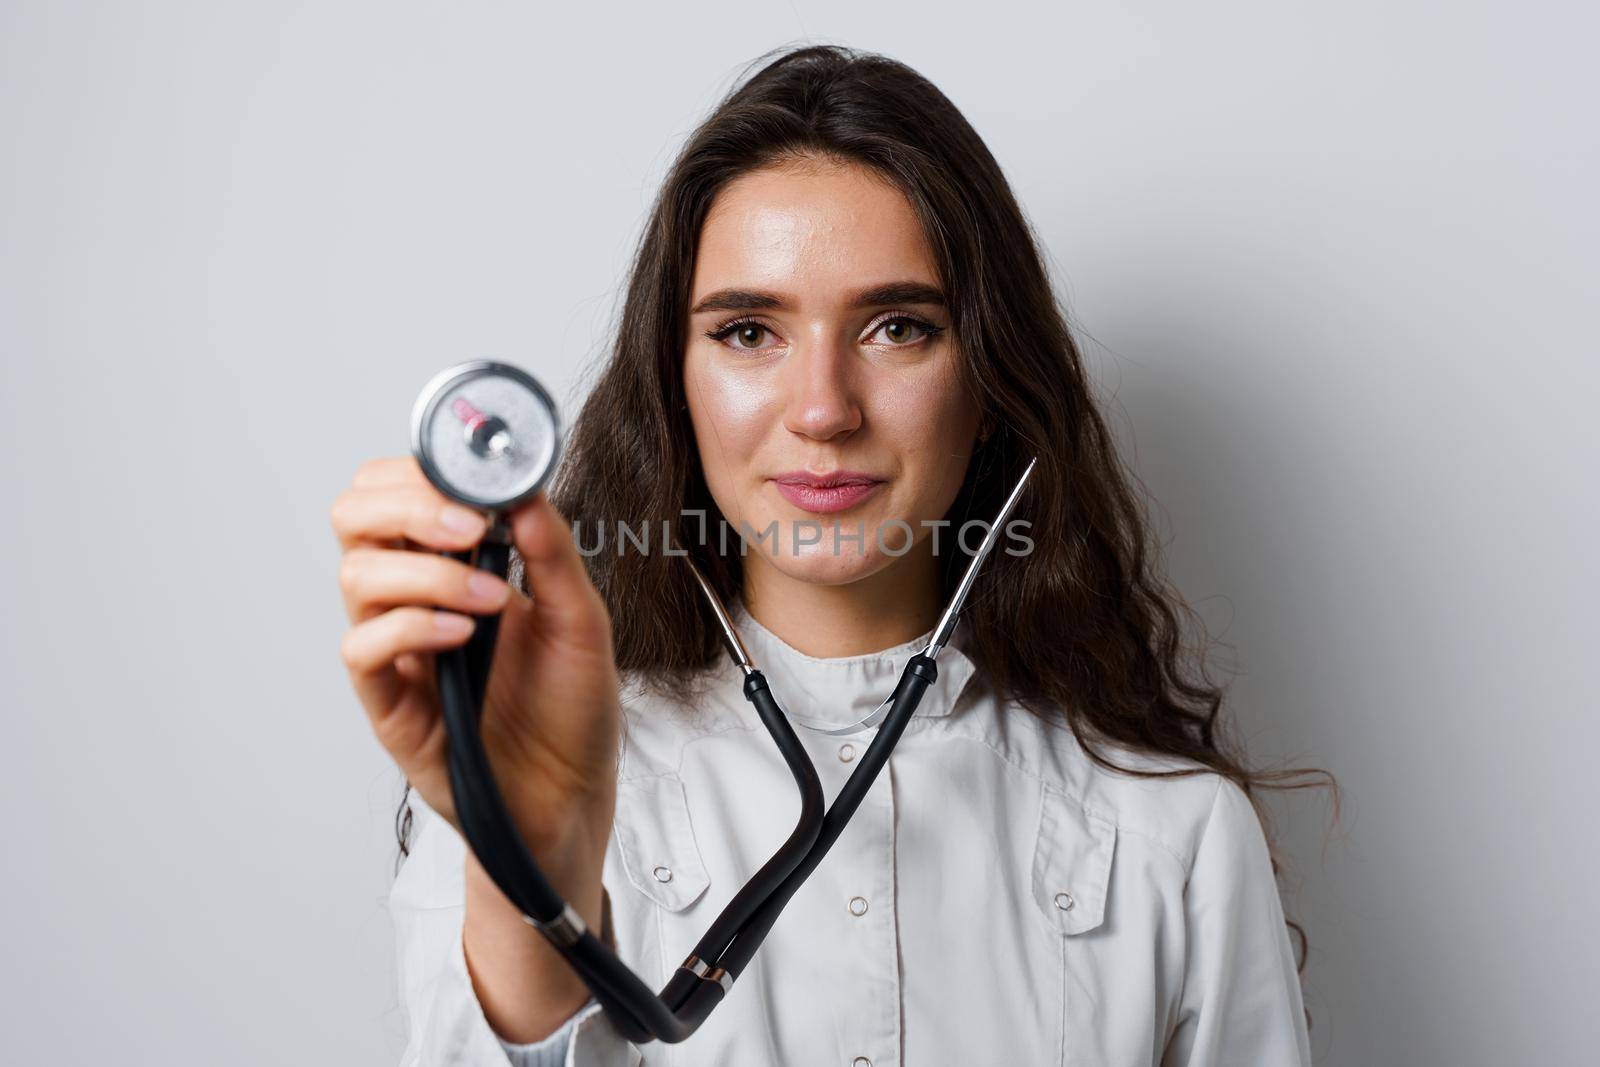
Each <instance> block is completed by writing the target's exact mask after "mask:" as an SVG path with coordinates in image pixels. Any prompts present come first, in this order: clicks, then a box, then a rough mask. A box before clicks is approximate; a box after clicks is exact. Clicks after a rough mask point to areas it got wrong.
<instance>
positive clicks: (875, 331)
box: [684, 163, 978, 585]
mask: <svg viewBox="0 0 1600 1067" xmlns="http://www.w3.org/2000/svg"><path fill="white" fill-rule="evenodd" d="M690 293H691V296H690V303H689V307H690V317H689V330H688V337H687V338H686V340H685V345H684V382H685V386H686V389H687V393H688V403H689V413H690V417H691V419H692V421H693V423H694V432H695V439H696V441H697V442H698V444H699V448H700V457H701V462H702V464H703V466H704V471H705V479H706V484H707V486H708V487H709V488H710V490H711V495H712V497H713V498H714V499H715V500H716V503H717V506H718V507H719V508H720V509H721V510H722V513H723V515H724V516H725V517H726V518H727V520H728V522H729V523H730V524H731V528H730V529H729V530H728V532H727V545H728V548H727V550H728V551H730V552H736V551H738V548H739V540H738V535H739V533H740V531H743V532H744V533H745V535H746V539H747V540H748V542H749V546H748V552H749V559H748V561H747V566H748V562H755V563H756V565H757V566H758V567H759V566H762V563H761V561H763V560H765V561H766V562H767V563H770V565H771V566H772V567H775V568H776V569H777V570H778V571H780V572H781V573H782V574H784V575H786V576H788V577H790V578H794V579H799V580H802V581H807V582H814V583H824V584H831V585H838V584H843V583H847V582H852V581H856V580H858V579H860V578H863V577H866V576H868V575H871V574H874V573H876V572H878V571H880V570H883V569H884V568H886V567H889V566H891V565H892V564H894V563H895V562H896V560H899V559H910V558H915V557H916V556H917V554H918V553H925V552H926V551H927V549H928V547H929V538H930V536H931V535H932V534H933V533H934V527H933V526H932V525H927V524H933V523H937V522H938V521H939V520H941V519H943V517H944V515H945V513H946V512H947V511H948V510H949V508H950V505H951V503H952V502H953V501H954V499H955V496H956V493H957V492H958V491H959V490H960V487H961V483H962V479H963V478H964V476H965V474H966V469H967V462H968V459H969V458H970V457H971V454H972V448H973V442H974V437H975V435H976V432H977V426H978V411H977V407H976V405H975V404H974V403H973V401H972V399H971V397H970V396H969V395H968V394H967V391H966V390H965V389H964V388H963V387H962V385H961V381H960V376H959V373H958V369H957V359H958V356H959V353H958V352H957V350H956V347H955V340H954V337H953V335H952V332H951V331H950V330H949V326H950V317H949V313H948V311H947V309H946V308H945V305H944V297H943V294H942V292H941V290H940V286H939V280H938V277H937V274H936V271H935V268H934V263H933V257H932V256H931V254H930V252H929V250H928V247H927V244H926V241H925V240H924V238H923V234H922V227H921V225H920V224H919V222H918V220H917V217H916V215H915V213H914V212H913V210H912V208H911V205H910V203H909V202H908V201H907V200H906V199H905V197H904V196H903V195H902V194H901V193H900V192H899V191H898V190H896V189H895V188H893V187H892V186H891V185H889V184H887V183H886V182H885V181H884V180H882V179H880V178H878V177H877V176H876V175H875V174H874V173H873V172H872V171H870V170H867V169H865V168H861V167H856V166H849V165H843V164H831V163H817V164H811V165H808V166H805V167H795V166H787V167H781V168H772V169H766V170H761V171H756V172H752V173H750V174H747V175H745V176H743V177H741V178H739V179H738V180H736V181H734V182H732V183H730V184H729V185H728V186H726V187H725V188H724V189H723V190H722V191H721V192H720V193H719V194H718V196H717V198H716V200H715V201H714V202H713V204H712V207H711V210H710V213H709V214H708V216H707V218H706V221H705V225H704V227H703V228H702V230H701V233H700V239H699V249H698V253H697V255H696V259H695V269H694V278H693V280H692V282H691V288H690ZM951 533H952V531H949V530H940V531H939V537H938V539H937V541H936V542H934V543H937V544H938V546H939V549H940V551H948V550H949V549H948V548H947V546H949V545H952V544H953V538H952V537H951V536H950V534H951ZM717 538H718V533H717V532H716V531H708V539H709V540H710V543H711V544H712V545H713V546H717V545H719V541H718V540H717ZM910 546H915V547H910ZM923 558H924V559H925V558H926V557H925V556H924V557H923Z"/></svg>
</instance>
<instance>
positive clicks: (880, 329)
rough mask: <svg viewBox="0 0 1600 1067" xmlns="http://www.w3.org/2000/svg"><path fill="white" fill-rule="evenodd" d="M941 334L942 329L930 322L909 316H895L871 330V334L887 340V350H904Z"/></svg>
mask: <svg viewBox="0 0 1600 1067" xmlns="http://www.w3.org/2000/svg"><path fill="white" fill-rule="evenodd" d="M943 332H944V327H942V326H935V325H934V324H933V323H931V322H924V321H922V320H921V319H917V318H913V317H911V316H909V315H896V316H894V317H893V318H888V319H884V320H883V321H882V322H880V323H878V325H877V326H875V327H873V329H872V334H878V333H881V334H883V335H884V336H885V337H886V338H887V343H886V345H885V347H888V348H905V347H908V346H910V345H914V344H916V343H917V342H919V341H923V340H927V339H929V338H932V337H936V336H938V335H939V334H940V333H943ZM872 334H868V336H869V337H871V336H872ZM872 343H877V342H872Z"/></svg>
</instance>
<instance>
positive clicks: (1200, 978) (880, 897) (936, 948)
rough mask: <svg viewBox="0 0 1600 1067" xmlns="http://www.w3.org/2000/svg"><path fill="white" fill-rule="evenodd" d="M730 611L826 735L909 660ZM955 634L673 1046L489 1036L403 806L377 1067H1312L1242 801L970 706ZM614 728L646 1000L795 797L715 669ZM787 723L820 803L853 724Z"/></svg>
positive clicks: (851, 741) (617, 870) (618, 869)
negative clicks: (395, 1065) (683, 700)
mask: <svg viewBox="0 0 1600 1067" xmlns="http://www.w3.org/2000/svg"><path fill="white" fill-rule="evenodd" d="M734 617H735V619H736V622H737V625H738V627H739V629H740V632H741V635H742V636H743V638H744V640H745V642H746V644H747V646H748V647H749V649H750V652H751V654H752V656H753V658H754V659H755V660H756V662H757V664H758V666H760V667H761V669H762V670H763V672H764V673H765V674H766V675H767V678H768V680H769V681H770V682H771V685H772V689H773V692H774V694H775V695H776V696H777V698H778V700H779V703H780V704H782V705H783V706H784V707H785V708H786V709H788V710H789V711H790V712H791V713H793V714H796V715H798V716H801V717H809V718H811V719H823V720H828V721H830V722H834V723H846V722H853V721H856V720H859V719H860V718H862V717H863V716H864V715H865V714H866V713H867V712H869V711H871V710H872V709H873V708H875V707H876V706H877V704H878V703H879V701H881V700H882V699H883V697H884V696H886V695H887V694H888V693H889V691H890V689H892V687H893V686H894V683H895V681H896V680H897V678H898V677H899V673H900V670H901V669H902V668H903V666H904V665H905V661H906V660H907V659H908V658H909V657H910V656H911V655H912V654H913V653H914V652H916V651H919V650H920V649H921V648H922V647H923V645H924V643H925V641H924V640H918V641H913V642H908V643H907V644H904V645H899V646H896V647H894V648H890V649H886V650H884V651H882V652H878V653H873V654H868V655H861V656H849V657H843V658H836V659H817V658H813V657H810V656H806V655H804V654H802V653H800V652H799V651H798V650H796V649H794V648H792V647H790V646H788V645H787V644H785V643H784V642H783V641H781V640H780V639H779V638H778V637H777V636H776V635H774V634H773V633H771V632H770V631H768V630H766V629H765V628H764V627H762V626H761V625H760V624H759V623H756V622H755V621H754V620H753V619H752V618H751V617H750V616H749V615H748V614H746V613H744V612H743V611H742V610H740V609H739V608H738V607H737V606H735V608H734ZM961 637H962V635H961V632H960V631H959V630H958V632H957V638H956V641H955V642H954V643H953V644H952V645H951V646H949V647H947V648H946V649H945V650H944V652H943V653H942V654H941V655H940V657H939V661H938V662H939V677H938V681H937V682H936V683H935V684H934V685H933V686H931V687H930V688H929V689H928V691H927V693H926V694H925V696H924V697H923V701H922V704H921V706H920V708H919V709H918V712H917V715H916V717H915V718H914V719H913V720H912V722H911V724H910V725H909V726H908V728H907V729H906V732H905V734H904V735H903V736H902V738H901V740H900V744H899V746H898V747H897V748H896V749H895V751H894V754H893V755H892V757H891V758H890V761H889V764H888V766H887V767H885V768H884V770H883V771H882V772H881V773H880V774H879V776H878V780H877V781H876V782H875V783H874V784H873V786H872V789H871V791H870V792H869V793H868V794H867V797H866V799H865V800H864V801H863V803H862V805H861V807H860V809H859V810H858V811H857V812H856V815H855V817H854V818H853V819H852V820H851V822H850V824H849V825H848V826H847V827H846V829H845V830H844V832H843V834H842V836H841V837H840V838H839V840H838V841H837V842H836V843H835V845H834V847H833V849H832V851H830V852H829V853H828V856H827V858H826V859H825V860H824V861H823V862H822V863H821V865H820V866H819V867H818V868H817V870H816V871H815V872H814V873H813V874H812V876H811V877H810V879H809V880H808V881H807V882H806V883H805V884H804V885H803V886H802V887H801V889H800V890H799V892H798V893H797V894H796V895H795V897H794V899H793V900H792V901H791V902H790V904H789V907H788V909H787V910H786V911H785V912H784V913H783V915H782V917H781V918H780V919H779V920H778V922H777V924H776V925H775V926H774V928H773V930H772V932H771V934H770V936H769V937H768V938H767V940H766V943H765V944H764V945H763V946H762V948H761V950H760V951H759V952H758V953H757V954H756V957H755V959H754V961H753V962H752V963H751V965H750V966H749V968H747V970H746V971H745V973H744V974H743V975H742V976H741V977H740V979H739V980H738V981H737V982H736V983H735V984H734V986H733V989H732V991H731V992H730V993H729V994H728V996H727V997H726V998H725V999H724V1001H723V1002H722V1004H720V1005H719V1006H718V1007H717V1008H716V1009H715V1010H714V1011H713V1012H712V1014H711V1016H710V1018H709V1019H708V1020H707V1021H706V1022H705V1023H704V1025H702V1026H701V1027H700V1029H699V1030H698V1031H697V1032H696V1033H695V1034H694V1035H693V1036H692V1037H690V1038H689V1039H688V1040H687V1041H685V1042H683V1043H681V1044H678V1045H668V1044H663V1043H660V1042H656V1043H652V1044H649V1045H645V1046H642V1047H637V1048H636V1047H634V1046H632V1045H630V1044H628V1043H627V1042H625V1041H623V1040H622V1039H621V1038H620V1037H619V1035H618V1034H617V1033H616V1032H615V1030H614V1029H613V1028H612V1027H611V1025H610V1023H609V1021H608V1020H607V1019H606V1017H605V1016H604V1015H603V1014H602V1013H600V1012H599V1011H598V1010H597V1006H596V1005H595V1004H594V1002H592V1001H591V1002H590V1004H589V1006H588V1007H587V1008H585V1009H583V1010H582V1011H580V1012H579V1013H578V1015H577V1016H575V1017H574V1020H572V1021H569V1023H568V1025H567V1026H566V1027H565V1028H563V1030H561V1031H558V1032H557V1033H556V1034H555V1035H552V1037H551V1039H549V1040H548V1041H546V1042H541V1043H538V1044H535V1045H528V1046H516V1045H510V1044H508V1043H506V1042H503V1041H501V1040H500V1039H499V1038H498V1036H497V1035H496V1034H495V1032H494V1031H493V1030H492V1029H491V1028H490V1026H489V1025H488V1023H487V1021H486V1020H485V1018H484V1015H483V1010H482V1008H481V1006H480V1005H479V1003H478V1001H477V999H476V997H475V995H474V993H473V989H472V984H471V981H470V979H469V977H468V974H467V971H466V965H465V957H464V955H463V952H462V947H461V930H462V916H463V870H462V861H463V843H462V841H461V838H460V837H459V835H458V834H457V833H456V832H455V830H454V828H452V827H451V826H450V825H449V824H448V823H446V822H444V820H442V819H440V818H439V817H438V816H436V815H435V814H434V813H432V812H431V811H428V810H427V809H426V807H425V806H424V805H423V804H422V803H421V802H420V800H418V799H416V798H415V797H413V801H412V803H413V804H414V805H415V806H416V807H417V809H418V811H417V814H418V823H417V827H418V831H417V836H416V841H415V844H414V848H413V851H412V854H411V856H410V857H409V858H408V859H407V860H406V862H405V864H404V866H403V867H402V869H401V872H400V874H399V876H398V877H397V879H396V881H395V884H394V888H393V891H392V894H391V897H390V906H391V913H392V916H393V919H394V923H395V930H396V935H397V938H398V957H399V964H400V988H401V996H402V999H403V1002H404V1007H405V1010H406V1013H407V1015H408V1017H409V1020H410V1027H411V1031H410V1032H411V1037H410V1044H409V1045H408V1047H407V1050H406V1053H405V1058H404V1060H403V1063H404V1064H405V1065H427V1067H453V1065H461V1067H467V1065H471V1067H490V1065H499V1067H505V1065H506V1064H513V1065H515V1067H533V1065H543V1064H567V1065H569V1067H632V1065H634V1064H638V1063H641V1062H642V1063H644V1064H647V1065H651V1067H655V1065H666V1064H697V1065H700V1064H727V1065H733V1067H756V1065H762V1064H772V1065H804V1067H812V1065H818V1064H834V1065H839V1067H899V1065H902V1064H909V1065H911V1067H937V1065H945V1064H948V1065H953V1067H954V1065H959V1067H971V1065H974V1064H985V1065H987V1064H1006V1065H1023V1064H1026V1065H1035V1064H1073V1065H1082V1067H1112V1065H1118V1067H1120V1065H1125V1064H1126V1065H1133V1064H1143V1065H1159V1067H1177V1065H1184V1067H1235V1065H1248V1067H1277V1065H1293V1064H1309V1063H1310V1062H1311V1056H1310V1051H1309V1048H1308V1043H1307V1032H1306V1020H1305V1015H1304V1011H1303V1009H1302V1004H1301V991H1300V984H1299V980H1298V976H1297V975H1296V973H1295V967H1294V960H1293V952H1292V949H1291V946H1290V940H1289V936H1288V931H1287V929H1286V927H1285V926H1284V919H1283V910H1282V906H1281V904H1280V901H1279V896H1278V891H1277V887H1276V884H1275V882H1274V879H1273V875H1272V871H1271V866H1270V861H1269V859H1268V854H1267V848H1266V842H1265V839H1264V837H1263V834H1262V830H1261V826H1260V823H1259V821H1258V819H1257V817H1256V814H1255V812H1254V810H1253V809H1252V808H1251V806H1250V803H1249V801H1248V800H1247V799H1246V797H1245V796H1244V794H1243V793H1242V792H1241V791H1240V790H1239V788H1238V787H1237V786H1235V785H1233V784H1232V783H1230V782H1228V781H1226V780H1224V779H1222V778H1220V777H1219V776H1217V775H1214V774H1209V773H1208V774H1204V775H1200V776H1197V777H1190V778H1178V779H1148V778H1139V777H1135V776H1130V775H1121V774H1116V773H1112V772H1108V771H1106V770H1104V769H1103V768H1100V767H1098V766H1097V765H1095V764H1093V763H1091V762H1090V760H1089V759H1088V758H1087V756H1086V755H1085V754H1084V752H1083V751H1082V749H1081V747H1080V746H1079V745H1078V744H1077V742H1076V741H1075V740H1074V739H1073V737H1072V734H1071V733H1070V732H1069V731H1068V730H1066V729H1065V728H1063V727H1060V726H1055V725H1048V726H1047V725H1045V724H1043V723H1041V722H1040V721H1039V720H1038V719H1037V718H1035V717H1034V716H1032V715H1030V714H1029V713H1027V712H1026V711H1024V710H1023V709H1021V708H1020V707H1017V706H1016V705H1014V704H1011V703H1008V702H1001V701H998V700H996V699H995V698H994V696H993V695H992V694H991V693H990V691H989V690H988V687H987V686H985V685H983V684H982V679H981V677H977V676H975V668H974V666H973V664H972V662H971V660H969V659H967V658H966V657H965V656H964V655H963V654H962V653H961V651H960V647H959V646H960V644H961ZM623 715H624V730H623V733H624V739H623V747H622V754H621V763H620V769H619V776H618V798H617V814H616V822H615V824H614V828H613V833H612V837H611V840H610V843H609V846H608V849H607V853H606V858H605V866H604V873H603V879H604V884H605V886H606V889H607V892H608V893H609V895H610V897H611V903H612V917H613V924H614V931H615V936H616V939H617V944H618V948H619V951H620V953H621V955H622V958H623V959H624V960H625V961H626V962H627V963H628V964H629V965H630V966H632V967H633V968H634V970H635V971H637V972H638V973H639V974H640V976H641V977H643V978H644V979H645V981H646V983H647V984H649V985H650V986H652V987H653V988H655V989H660V988H661V987H662V986H663V985H664V984H665V983H666V981H667V979H668V978H669V977H670V976H671V974H672V973H673V971H674V970H675V969H676V968H677V966H678V964H679V963H681V962H682V961H683V959H684V957H685V956H686V955H688V953H689V950H690V949H691V948H692V946H693V945H694V943H695V942H696V941H697V940H698V939H699V937H700V935H701V934H702V933H704V931H705V929H706V927H707V926H708V925H709V924H710V922H711V920H712V918H713V917H714V916H715V915H716V914H717V913H718V912H719V911H721V909H722V907H723V906H724V905H725V904H726V903H727V901H728V900H729V898H731V897H732V895H733V894H734V893H735V892H736V891H737V890H738V889H739V887H740V886H742V885H744V883H745V881H746V880H747V879H748V878H749V877H750V876H751V874H752V873H753V872H754V871H755V870H756V869H757V868H758V867H759V866H760V865H761V864H762V863H763V862H765V860H766V859H767V857H768V856H769V855H770V854H771V853H772V851H773V850H774V849H775V848H776V847H777V846H778V845H779V844H780V843H781V842H782V841H783V839H784V838H785V837H786V836H787V835H788V834H789V832H790V830H791V829H792V828H793V826H794V823H795V820H796V818H797V816H798V812H799V799H798V796H797V794H796V791H795V788H794V784H793V779H792V777H791V775H790V773H789V771H788V769H787V767H786V766H785V764H784V763H783V761H782V759H781V757H780V756H779V754H778V752H777V749H776V747H775V746H774V745H773V744H772V742H771V739H770V738H769V737H768V735H767V733H766V731H765V730H764V729H763V727H762V726H761V724H760V720H759V719H758V718H757V716H756V714H755V711H754V709H753V708H751V707H750V705H749V704H748V703H747V702H746V701H745V699H744V696H743V693H742V690H741V680H740V676H739V673H738V671H737V670H736V669H735V668H734V667H733V666H732V664H731V663H728V662H727V661H726V660H725V659H724V660H723V661H721V664H720V665H719V667H718V669H717V671H716V675H715V678H714V680H713V681H712V684H711V685H710V687H709V688H708V689H707V690H706V691H705V693H704V695H703V696H701V697H699V698H698V699H697V700H695V701H694V703H693V706H682V705H671V704H669V703H667V702H665V701H663V700H662V699H661V698H659V697H655V696H651V695H646V694H644V693H643V692H642V690H640V689H639V688H638V687H630V689H629V691H628V692H627V693H625V695H624V702H623ZM797 732H798V733H799V734H800V737H801V740H802V741H803V742H804V744H805V745H806V748H807V750H808V751H809V752H810V754H811V757H812V759H813V761H814V762H815V763H816V765H817V769H818V771H819V773H820V774H821V777H822V783H823V791H824V794H825V796H826V798H827V800H828V801H829V802H831V801H832V799H833V798H834V796H836V795H837V794H838V791H839V789H840V787H841V786H842V785H843V784H844V782H845V779H846V778H847V777H848V775H849V774H850V772H851V771H852V770H853V769H854V767H855V765H856V759H857V758H859V756H860V755H861V753H862V752H864V751H865V748H866V745H867V744H868V743H869V742H870V740H871V738H872V736H874V735H875V732H876V731H875V730H874V731H866V732H862V733H858V734H856V735H854V736H850V737H830V736H828V735H825V734H820V733H817V732H814V731H812V730H807V729H798V730H797ZM1119 758H1121V759H1122V760H1124V761H1126V760H1128V759H1130V758H1132V757H1128V756H1126V755H1125V754H1124V755H1122V756H1120V757H1119ZM1141 765H1143V766H1146V767H1166V766H1174V765H1175V764H1172V763H1171V762H1157V761H1153V760H1149V759H1145V760H1142V761H1141Z"/></svg>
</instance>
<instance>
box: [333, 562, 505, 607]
mask: <svg viewBox="0 0 1600 1067" xmlns="http://www.w3.org/2000/svg"><path fill="white" fill-rule="evenodd" d="M339 588H340V590H341V591H342V592H343V593H344V602H345V611H346V612H347V613H348V615H349V616H350V620H351V621H352V622H365V621H366V620H367V619H370V618H372V617H373V616H374V615H377V614H379V613H380V612H385V611H388V610H389V609H390V608H394V607H398V606H402V605H426V606H429V607H436V608H444V609H447V610H450V611H456V612H461V613H462V614H467V615H488V614H491V613H493V612H498V611H500V610H501V609H502V608H504V607H505V605H506V600H507V599H508V598H509V597H510V595H511V587H510V586H509V585H507V584H506V582H505V580H504V579H502V578H500V577H498V576H497V575H493V574H489V573H488V572H486V571H481V570H478V569H477V568H475V567H469V566H468V565H466V564H465V563H462V562H460V561H458V560H453V559H447V558H445V557H444V556H437V555H434V554H433V553H431V552H412V551H409V550H407V549H390V548H372V547H368V546H361V545H358V546H356V547H355V548H352V549H350V550H349V551H347V552H346V553H345V554H344V558H343V559H341V560H340V561H339Z"/></svg>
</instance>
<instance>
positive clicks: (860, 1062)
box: [850, 1056, 872, 1067]
mask: <svg viewBox="0 0 1600 1067" xmlns="http://www.w3.org/2000/svg"><path fill="white" fill-rule="evenodd" d="M850 1067H872V1061H871V1060H869V1059H867V1058H866V1057H865V1056H857V1057H856V1058H855V1059H853V1060H851V1061H850Z"/></svg>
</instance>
